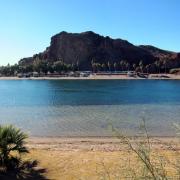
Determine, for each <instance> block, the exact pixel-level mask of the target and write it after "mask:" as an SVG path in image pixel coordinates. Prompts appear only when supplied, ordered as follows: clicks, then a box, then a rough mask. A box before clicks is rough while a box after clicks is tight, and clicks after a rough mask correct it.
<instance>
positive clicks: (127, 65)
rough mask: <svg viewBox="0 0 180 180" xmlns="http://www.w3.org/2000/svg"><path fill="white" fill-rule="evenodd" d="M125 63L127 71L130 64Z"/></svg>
mask: <svg viewBox="0 0 180 180" xmlns="http://www.w3.org/2000/svg"><path fill="white" fill-rule="evenodd" d="M125 65H126V70H127V71H129V66H130V64H129V63H128V62H127V63H126V64H125Z"/></svg>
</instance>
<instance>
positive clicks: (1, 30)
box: [0, 0, 180, 65]
mask: <svg viewBox="0 0 180 180" xmlns="http://www.w3.org/2000/svg"><path fill="white" fill-rule="evenodd" d="M61 31H67V32H76V33H79V32H84V31H94V32H96V33H98V34H101V35H104V36H110V37H112V38H121V39H125V40H128V41H129V42H131V43H133V44H135V45H141V44H146V45H147V44H148V45H153V46H157V47H159V48H162V49H166V50H171V51H176V52H180V0H0V65H7V64H8V63H10V64H14V63H17V62H18V61H19V60H20V59H21V58H23V57H29V56H32V55H33V54H36V53H39V52H42V51H44V50H45V48H46V47H48V46H49V44H50V39H51V36H53V35H55V34H57V33H59V32H61Z"/></svg>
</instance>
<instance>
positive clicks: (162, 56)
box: [19, 31, 180, 70]
mask: <svg viewBox="0 0 180 180" xmlns="http://www.w3.org/2000/svg"><path fill="white" fill-rule="evenodd" d="M37 58H38V59H40V60H42V61H48V62H55V61H59V60H62V61H63V62H65V63H67V64H76V63H77V62H78V63H79V67H80V70H91V63H92V60H93V62H96V63H101V64H102V63H105V64H107V63H108V62H109V63H111V64H113V63H114V62H120V61H121V60H125V61H126V62H128V63H129V64H130V65H131V66H132V64H136V65H138V64H139V62H140V61H142V62H143V64H144V65H148V64H153V63H154V62H155V61H161V62H163V60H166V61H168V63H167V64H168V68H176V67H180V54H179V53H175V52H170V51H165V50H161V49H158V48H156V47H153V46H135V45H133V44H131V43H129V42H128V41H126V40H122V39H112V38H110V37H104V36H100V35H98V34H96V33H94V32H91V31H88V32H83V33H67V32H64V31H63V32H61V33H59V34H57V35H55V36H53V37H52V38H51V44H50V46H49V47H48V48H46V50H45V51H44V52H42V53H39V54H36V55H34V56H33V57H29V58H24V59H21V60H20V61H19V64H22V65H27V64H31V63H33V62H34V61H36V59H37Z"/></svg>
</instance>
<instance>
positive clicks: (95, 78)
mask: <svg viewBox="0 0 180 180" xmlns="http://www.w3.org/2000/svg"><path fill="white" fill-rule="evenodd" d="M161 75H163V74H161ZM164 75H167V76H169V78H161V77H158V76H159V74H150V75H149V78H148V79H157V80H159V79H174V80H180V75H173V74H164ZM25 79H28V80H88V79H90V80H91V79H92V80H93V79H94V80H101V79H107V80H108V79H127V80H128V79H134V80H137V79H143V78H140V77H129V76H127V75H91V76H89V77H30V78H18V77H0V80H25Z"/></svg>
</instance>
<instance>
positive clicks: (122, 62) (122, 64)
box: [120, 60, 124, 71]
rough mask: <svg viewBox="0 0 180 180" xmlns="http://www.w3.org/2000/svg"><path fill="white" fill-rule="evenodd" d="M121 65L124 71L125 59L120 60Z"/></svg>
mask: <svg viewBox="0 0 180 180" xmlns="http://www.w3.org/2000/svg"><path fill="white" fill-rule="evenodd" d="M120 66H121V70H122V71H124V61H123V60H121V61H120Z"/></svg>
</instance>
